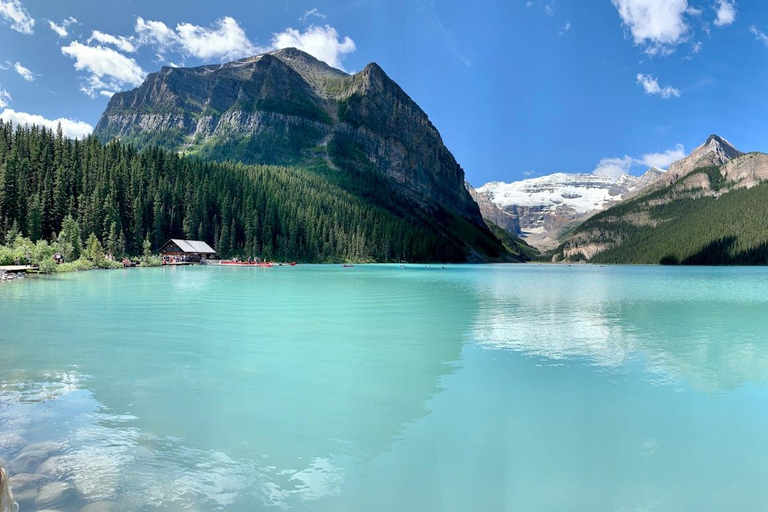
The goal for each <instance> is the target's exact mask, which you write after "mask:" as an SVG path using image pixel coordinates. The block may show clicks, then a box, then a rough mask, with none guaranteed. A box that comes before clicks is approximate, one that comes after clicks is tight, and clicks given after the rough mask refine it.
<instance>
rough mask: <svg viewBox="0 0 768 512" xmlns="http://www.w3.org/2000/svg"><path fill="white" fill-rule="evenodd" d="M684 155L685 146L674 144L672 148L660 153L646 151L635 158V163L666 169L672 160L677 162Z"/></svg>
mask: <svg viewBox="0 0 768 512" xmlns="http://www.w3.org/2000/svg"><path fill="white" fill-rule="evenodd" d="M684 157H685V147H684V146H683V145H682V144H675V147H674V149H668V150H666V151H664V152H662V153H646V154H645V155H643V156H642V158H639V159H636V160H635V163H637V164H642V165H645V166H646V167H659V168H661V169H666V168H667V167H669V164H671V163H672V162H677V161H678V160H680V159H681V158H684Z"/></svg>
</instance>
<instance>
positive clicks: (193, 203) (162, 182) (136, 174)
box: [0, 123, 506, 261]
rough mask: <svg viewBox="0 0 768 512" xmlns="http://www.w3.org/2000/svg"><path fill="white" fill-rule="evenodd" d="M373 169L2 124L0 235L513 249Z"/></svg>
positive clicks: (303, 251)
mask: <svg viewBox="0 0 768 512" xmlns="http://www.w3.org/2000/svg"><path fill="white" fill-rule="evenodd" d="M389 187H390V185H389V180H387V179H386V178H385V177H383V176H381V175H380V174H377V173H374V172H369V173H365V172H360V173H359V174H357V175H355V176H354V177H349V176H348V175H346V174H342V173H340V172H338V171H336V170H333V169H330V168H328V167H325V166H322V165H320V166H318V167H316V168H314V169H299V168H290V167H277V166H261V165H255V166H246V165H241V164H220V163H209V162H203V161H200V160H197V159H194V158H186V157H183V156H179V155H177V154H176V153H173V152H169V151H165V150H161V149H158V148H155V147H151V148H148V149H146V150H145V151H142V152H139V151H137V150H136V149H135V148H134V147H132V146H130V145H126V144H123V143H120V142H110V143H107V144H104V143H102V142H100V141H99V140H98V139H97V138H96V137H88V138H86V139H85V140H83V141H78V140H69V139H66V138H64V137H63V136H62V134H61V132H60V131H59V132H58V133H54V132H52V131H50V130H46V129H44V128H37V127H32V128H24V127H22V128H16V129H14V127H12V126H11V124H10V123H8V124H5V123H0V242H2V238H5V237H6V236H7V234H8V233H17V232H20V233H22V234H24V235H25V236H27V237H29V238H31V239H32V240H33V241H35V240H41V239H43V240H51V239H53V238H54V237H56V236H57V234H58V233H59V232H60V231H61V229H62V223H63V222H64V219H65V218H66V217H67V216H69V215H71V216H72V217H73V219H74V221H75V222H76V223H77V224H78V226H79V231H80V233H81V235H82V238H83V239H85V238H87V237H88V236H89V235H90V234H92V233H93V234H95V235H96V236H97V237H98V238H99V239H101V240H102V242H103V243H104V244H105V246H106V248H107V249H108V250H109V251H111V252H113V253H114V254H115V255H121V254H133V255H135V254H140V253H141V252H142V245H143V242H144V240H147V239H148V240H149V241H150V243H151V244H152V246H153V247H154V248H157V247H159V245H161V244H162V243H163V242H164V241H165V240H166V239H168V238H170V237H181V238H192V239H201V240H205V241H207V242H209V243H211V244H212V245H214V246H215V247H216V249H217V250H218V252H219V253H220V254H222V255H243V256H252V255H259V256H261V257H264V258H267V259H285V260H300V261H339V260H354V261H399V260H401V259H406V260H409V261H466V260H467V259H468V258H469V259H473V258H475V259H488V258H498V257H502V258H505V257H506V253H505V252H504V249H503V247H502V246H501V244H500V242H499V241H498V240H496V239H495V238H494V237H493V236H492V235H490V233H488V234H487V235H486V234H485V233H484V232H483V231H480V230H478V229H476V228H475V227H474V226H473V225H470V223H469V222H468V221H467V220H465V219H464V218H462V217H459V216H457V215H455V214H452V213H450V212H448V211H444V210H440V209H437V210H431V211H426V210H423V209H419V208H413V206H412V205H410V204H407V203H406V199H405V198H404V197H403V196H401V195H400V194H397V193H394V192H392V191H391V190H390V188H389Z"/></svg>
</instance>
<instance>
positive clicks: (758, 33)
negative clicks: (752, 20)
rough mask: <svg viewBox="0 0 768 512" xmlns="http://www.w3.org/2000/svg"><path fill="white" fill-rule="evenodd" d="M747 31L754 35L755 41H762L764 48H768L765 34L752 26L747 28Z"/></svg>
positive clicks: (767, 38)
mask: <svg viewBox="0 0 768 512" xmlns="http://www.w3.org/2000/svg"><path fill="white" fill-rule="evenodd" d="M749 31H750V32H752V34H754V36H755V39H757V40H758V41H762V42H763V43H764V44H765V45H766V46H768V34H766V33H765V32H761V31H760V30H758V29H757V27H755V26H754V25H753V26H751V27H749Z"/></svg>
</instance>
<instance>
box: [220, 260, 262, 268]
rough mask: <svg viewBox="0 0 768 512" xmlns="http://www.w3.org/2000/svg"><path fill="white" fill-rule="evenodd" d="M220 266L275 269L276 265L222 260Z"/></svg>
mask: <svg viewBox="0 0 768 512" xmlns="http://www.w3.org/2000/svg"><path fill="white" fill-rule="evenodd" d="M219 265H227V266H229V267H273V266H274V264H273V263H272V262H271V261H251V262H248V261H238V260H221V261H220V262H219Z"/></svg>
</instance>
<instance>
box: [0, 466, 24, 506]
mask: <svg viewBox="0 0 768 512" xmlns="http://www.w3.org/2000/svg"><path fill="white" fill-rule="evenodd" d="M18 510H19V506H18V505H17V504H16V502H15V501H13V494H12V493H11V483H10V482H9V481H8V473H6V472H5V468H3V463H2V461H0V512H18Z"/></svg>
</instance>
